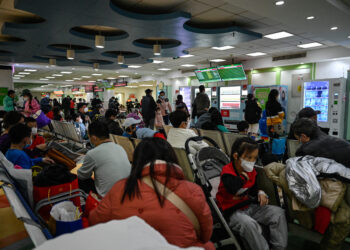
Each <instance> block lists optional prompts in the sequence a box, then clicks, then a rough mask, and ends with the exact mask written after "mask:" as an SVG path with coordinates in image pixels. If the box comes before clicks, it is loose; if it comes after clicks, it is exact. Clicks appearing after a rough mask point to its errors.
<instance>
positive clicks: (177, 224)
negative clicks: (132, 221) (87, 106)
mask: <svg viewBox="0 0 350 250" xmlns="http://www.w3.org/2000/svg"><path fill="white" fill-rule="evenodd" d="M173 169H174V171H172V173H171V177H170V179H169V181H168V183H167V185H166V186H167V188H169V189H170V190H173V192H175V193H176V194H177V195H178V196H179V197H180V198H181V199H182V200H183V201H184V202H185V203H186V204H187V205H188V206H189V207H190V208H191V210H192V211H193V213H194V214H195V215H196V217H197V219H198V221H199V224H200V232H201V235H200V238H198V237H197V235H196V232H195V230H194V227H193V225H192V223H191V221H190V220H189V219H188V218H187V216H186V215H185V214H183V213H182V212H181V211H180V210H179V209H178V208H177V207H176V206H175V205H173V204H172V203H171V202H170V201H168V200H167V199H165V201H164V205H163V207H161V206H160V204H159V201H158V199H157V195H156V193H155V191H154V189H153V188H151V187H150V186H148V185H147V184H146V183H144V182H143V181H142V180H140V179H139V180H138V187H139V190H140V194H141V195H140V196H135V197H134V198H133V199H131V200H130V199H129V198H128V196H126V198H125V200H124V202H123V203H121V199H122V196H123V193H124V188H125V183H126V179H124V180H121V181H119V182H117V183H116V184H115V185H114V186H113V187H112V189H111V190H110V191H109V192H108V193H107V195H106V196H105V197H104V198H103V200H102V201H101V203H100V204H99V206H98V207H97V208H96V209H94V210H92V211H91V212H90V215H89V222H90V224H91V225H95V224H98V223H104V222H107V221H110V220H121V219H126V218H129V217H131V216H138V217H140V218H142V219H143V220H145V221H146V222H147V223H148V224H149V225H150V226H152V227H153V228H154V229H156V230H157V231H158V232H159V233H161V234H162V235H163V236H164V237H165V238H166V240H167V241H168V242H169V243H170V244H174V245H177V246H180V247H189V246H200V247H206V249H214V246H213V245H212V244H211V243H209V242H208V241H209V240H210V237H211V234H212V230H213V219H212V216H211V211H210V209H209V206H208V204H207V202H206V198H205V196H204V193H203V191H202V189H201V188H200V187H199V186H198V185H196V184H194V183H191V182H189V181H186V180H185V179H184V178H185V177H184V174H183V172H182V170H181V168H180V167H178V166H175V167H174V168H173ZM149 171H150V168H149V166H147V165H146V166H145V167H144V169H143V171H142V176H149ZM154 173H155V179H156V180H157V181H159V182H160V183H162V184H164V183H165V175H166V164H165V162H164V161H157V162H156V163H155V168H154Z"/></svg>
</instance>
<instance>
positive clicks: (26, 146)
mask: <svg viewBox="0 0 350 250" xmlns="http://www.w3.org/2000/svg"><path fill="white" fill-rule="evenodd" d="M32 144H33V141H32V139H30V144H26V145H25V146H24V148H29V147H30V145H32Z"/></svg>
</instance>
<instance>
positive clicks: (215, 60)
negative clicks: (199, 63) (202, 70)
mask: <svg viewBox="0 0 350 250" xmlns="http://www.w3.org/2000/svg"><path fill="white" fill-rule="evenodd" d="M210 61H211V62H225V61H226V60H224V59H219V58H217V59H211V60H210Z"/></svg>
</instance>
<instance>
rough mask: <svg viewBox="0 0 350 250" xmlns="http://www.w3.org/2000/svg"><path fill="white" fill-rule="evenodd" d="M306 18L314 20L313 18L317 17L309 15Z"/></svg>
mask: <svg viewBox="0 0 350 250" xmlns="http://www.w3.org/2000/svg"><path fill="white" fill-rule="evenodd" d="M306 19H307V20H312V19H315V17H314V16H308V17H307V18H306Z"/></svg>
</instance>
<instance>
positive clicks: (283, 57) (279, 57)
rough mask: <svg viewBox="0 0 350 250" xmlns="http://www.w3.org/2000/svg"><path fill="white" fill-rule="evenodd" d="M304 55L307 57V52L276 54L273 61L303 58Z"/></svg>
mask: <svg viewBox="0 0 350 250" xmlns="http://www.w3.org/2000/svg"><path fill="white" fill-rule="evenodd" d="M303 57H306V52H304V53H299V54H292V55H286V56H275V57H273V58H272V61H281V60H290V59H296V58H303Z"/></svg>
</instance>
